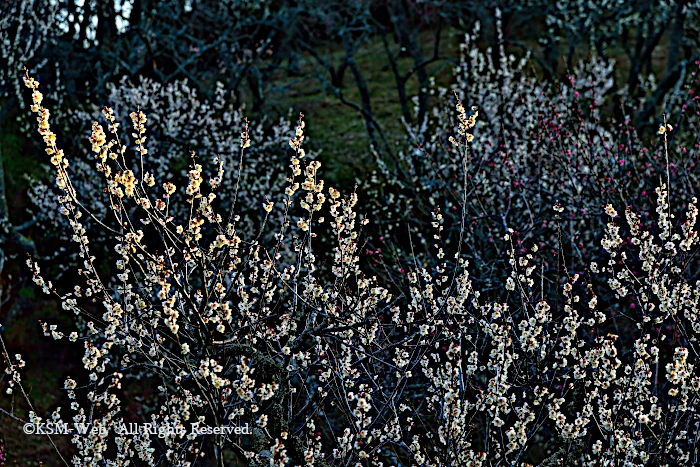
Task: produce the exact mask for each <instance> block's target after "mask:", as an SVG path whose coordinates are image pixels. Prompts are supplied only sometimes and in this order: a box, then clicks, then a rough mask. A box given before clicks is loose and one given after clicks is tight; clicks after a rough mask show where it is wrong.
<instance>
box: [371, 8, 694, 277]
mask: <svg viewBox="0 0 700 467" xmlns="http://www.w3.org/2000/svg"><path fill="white" fill-rule="evenodd" d="M497 16H498V15H497ZM479 29H480V26H479V24H478V23H477V24H476V26H475V30H474V31H473V33H472V34H468V35H466V40H465V42H464V44H463V45H462V55H461V60H460V63H459V64H458V66H457V67H456V68H455V69H454V75H455V76H454V84H453V85H452V86H451V88H444V87H435V88H433V89H431V91H430V92H431V94H432V95H433V96H435V97H436V98H437V99H439V102H445V99H451V98H452V95H453V94H455V93H456V95H458V96H459V97H460V99H461V100H462V101H464V102H467V103H468V104H469V105H478V113H479V124H478V125H477V127H476V128H475V129H474V131H473V132H472V134H473V135H474V136H476V137H475V139H474V142H473V143H472V147H471V149H470V151H469V152H468V153H466V152H463V151H462V150H461V149H460V147H459V146H458V145H456V144H455V140H454V137H453V135H454V125H453V120H452V119H451V116H450V114H449V112H448V110H447V106H437V107H435V108H434V109H433V111H432V114H431V116H430V118H428V119H426V120H425V121H424V122H423V123H422V124H406V128H407V132H408V137H409V138H408V143H409V146H410V149H408V150H406V151H401V152H399V153H398V164H393V165H392V164H389V163H385V162H384V161H381V160H380V161H378V166H379V167H378V170H377V171H375V172H374V173H373V176H372V178H371V180H370V185H371V186H370V187H369V188H368V198H367V199H366V203H365V204H363V205H362V208H363V209H367V210H370V209H371V210H374V211H376V210H381V211H382V212H383V213H384V214H385V215H384V216H382V217H383V218H382V219H378V220H377V229H376V230H377V233H376V235H374V236H372V238H371V240H370V242H369V244H370V246H369V250H370V251H376V248H377V247H383V248H384V250H385V251H383V252H382V253H383V254H382V255H374V256H373V258H374V259H375V260H376V263H377V266H376V267H374V269H373V270H376V271H377V272H378V273H382V274H386V275H387V276H388V277H391V278H392V279H393V280H400V278H401V276H402V274H399V273H397V271H400V270H402V269H403V270H405V269H408V268H409V267H411V266H412V265H414V264H419V265H421V266H424V267H427V266H431V267H434V266H435V265H436V263H437V262H436V260H435V256H434V253H435V252H437V249H431V251H428V248H430V247H431V245H433V244H434V243H435V242H434V240H433V239H431V238H430V237H431V233H430V232H431V230H430V224H431V223H432V222H434V219H433V216H434V214H433V211H434V210H435V209H436V208H439V209H440V215H441V216H443V217H444V219H445V220H444V233H445V237H446V238H445V241H444V242H445V245H451V246H452V249H455V248H456V245H455V243H456V242H457V241H458V240H459V239H460V238H461V240H462V242H465V243H464V245H463V247H464V248H465V249H466V251H465V253H466V254H467V255H468V256H467V257H468V258H470V259H471V260H472V264H473V265H474V267H475V268H476V270H477V271H478V274H477V275H476V277H478V279H476V278H475V280H478V281H479V284H480V287H481V288H484V289H494V288H495V289H496V290H498V288H499V285H498V284H500V282H501V280H502V279H503V272H504V271H505V264H506V261H507V260H508V258H507V255H506V250H505V249H503V248H500V247H499V246H498V244H497V240H498V239H499V238H502V237H503V235H504V234H505V233H506V232H507V229H508V228H512V229H513V230H514V231H517V232H521V233H523V235H526V238H528V239H531V240H533V241H534V240H535V239H536V240H537V242H538V245H539V246H540V247H541V248H542V247H545V245H547V246H548V248H547V250H548V251H549V252H550V253H551V255H552V257H554V258H556V254H555V251H554V248H553V246H556V245H558V244H559V242H560V240H559V235H560V232H559V231H558V230H557V229H556V225H555V222H554V219H553V211H552V206H553V205H555V204H557V203H558V204H559V205H560V206H561V207H562V208H564V209H565V210H566V214H565V216H568V223H567V224H568V227H569V228H568V229H565V230H563V231H562V232H561V234H562V235H563V236H564V239H563V241H564V244H565V246H566V248H567V256H568V258H569V261H571V262H572V265H571V268H574V263H575V264H576V270H579V271H581V270H582V268H583V267H584V266H585V264H586V262H587V261H601V254H603V253H604V252H603V251H602V249H601V248H600V244H599V238H598V237H597V236H596V235H597V232H599V231H601V229H603V228H604V226H605V223H604V221H603V214H604V213H603V211H602V204H601V200H604V201H605V202H608V203H612V204H615V205H635V206H637V207H638V209H640V210H641V211H643V212H644V211H649V210H651V209H652V203H653V197H652V193H653V188H652V187H650V186H649V180H652V179H654V178H655V173H659V172H660V171H663V170H664V166H665V164H664V161H665V158H664V156H663V154H662V148H661V147H660V146H659V145H658V143H657V142H654V143H653V144H655V145H656V147H655V148H654V149H652V150H650V149H649V148H648V147H647V146H648V144H647V143H646V142H645V141H644V140H643V136H644V135H640V134H639V133H638V132H637V131H636V130H635V129H634V128H633V127H632V122H631V119H630V117H629V116H627V115H624V114H623V115H622V116H621V117H620V118H617V117H614V116H612V115H614V110H615V109H614V106H615V105H616V104H615V103H614V101H615V98H616V97H618V96H616V95H615V94H612V92H611V90H612V83H613V77H614V70H615V68H614V61H609V62H608V63H607V64H606V62H605V61H604V60H602V59H598V58H596V57H595V55H593V56H592V57H591V58H590V59H589V60H588V61H582V62H579V63H578V64H577V66H576V67H575V69H574V70H572V72H571V76H570V77H569V78H568V81H567V82H566V83H562V84H560V85H553V84H550V83H547V82H542V80H539V79H537V77H536V76H533V74H532V73H531V68H532V65H533V63H532V61H531V59H530V57H529V55H527V54H526V55H525V56H524V57H523V58H521V59H516V58H515V57H514V56H512V55H508V54H507V53H506V49H505V45H504V41H503V38H502V35H500V36H499V37H500V40H499V44H500V49H499V50H498V53H496V54H494V53H493V51H492V50H491V49H487V50H485V51H480V50H479V49H478V48H477V47H476V46H475V45H474V42H475V40H476V37H477V36H478V33H479ZM496 30H497V31H499V34H502V33H501V32H500V31H501V25H500V22H499V23H497V28H496ZM494 56H496V57H498V61H495V60H494V58H493V57H494ZM699 63H700V62H699ZM697 65H698V64H696V66H697ZM696 73H697V72H696V71H692V72H689V73H687V75H686V76H685V78H684V81H683V82H682V83H679V85H678V86H677V88H676V90H675V92H672V93H669V94H668V95H667V96H666V98H665V103H664V109H665V110H666V111H667V112H668V115H669V121H673V122H674V123H675V122H679V123H678V124H681V122H683V120H684V119H687V118H696V117H693V115H691V114H690V111H691V110H692V112H697V109H698V106H697V96H695V95H694V93H693V87H694V86H695V85H696V84H697V78H696ZM643 82H644V83H646V84H645V85H644V86H645V89H647V90H648V92H652V90H653V89H654V85H653V76H651V77H649V78H647V79H645V80H643ZM621 95H622V96H625V98H627V95H626V94H625V90H623V91H621ZM415 104H416V107H415V110H416V112H418V102H415ZM628 105H637V106H643V105H644V99H641V100H638V101H636V100H634V99H630V102H628ZM680 109H683V114H681V113H680V112H678V111H679V110H680ZM683 123H684V124H687V126H688V128H692V127H693V125H694V121H693V120H691V121H688V122H687V123H685V122H683ZM482 128H483V130H482ZM679 137H680V138H687V139H685V140H684V141H678V146H679V147H680V148H681V150H680V151H673V152H672V154H671V155H670V157H671V159H670V170H671V171H672V172H673V173H674V174H691V173H693V172H694V167H695V164H696V163H695V155H696V154H697V149H698V148H697V144H696V142H695V141H694V140H693V138H694V136H692V135H688V136H686V135H683V134H682V132H681V134H679ZM672 138H673V139H674V141H675V139H676V131H673V132H672ZM463 168H464V169H465V170H466V175H463V173H462V172H461V171H462V170H463ZM465 176H466V182H467V183H466V188H465V179H464V177H465ZM691 177H692V176H688V177H686V176H683V177H679V178H678V179H677V180H676V183H677V184H678V185H677V186H678V189H679V191H687V192H692V190H694V187H695V186H696V185H695V183H694V181H693V179H692V178H691ZM464 190H466V191H464ZM465 193H466V196H464V195H465ZM463 198H466V217H465V218H464V219H463V218H462V207H461V205H460V203H461V202H462V199H463ZM389 206H391V207H389ZM681 207H682V208H685V206H681ZM465 219H466V220H467V223H466V226H467V230H466V231H465V232H463V231H462V229H461V225H462V222H463V220H465ZM407 221H410V222H418V225H419V226H420V227H421V228H418V229H413V230H411V231H410V237H411V239H412V242H413V243H412V245H409V242H408V240H406V239H407V238H409V235H407V233H408V232H407V230H406V227H405V225H406V222H407ZM379 237H382V238H383V240H384V241H386V243H387V245H388V244H389V242H388V240H393V243H395V244H398V245H400V246H399V247H397V248H395V250H390V249H389V247H388V246H387V245H383V244H382V243H383V242H382V240H380V239H379ZM435 248H437V247H435ZM519 248H520V249H522V247H519ZM384 258H386V259H384ZM553 263H556V261H552V260H546V261H545V267H546V270H547V271H548V272H551V271H552V270H553V269H554V270H556V266H554V265H553Z"/></svg>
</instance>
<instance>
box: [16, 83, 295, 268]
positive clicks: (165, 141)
mask: <svg viewBox="0 0 700 467" xmlns="http://www.w3.org/2000/svg"><path fill="white" fill-rule="evenodd" d="M216 89H217V91H216V96H215V99H213V100H212V101H211V102H210V101H202V100H200V99H199V97H198V96H197V92H196V91H195V90H194V89H192V88H191V87H190V86H189V85H188V83H187V82H186V81H177V82H174V83H170V84H167V85H160V84H158V83H156V82H154V81H152V80H149V79H146V78H141V81H140V82H139V83H138V85H135V84H132V83H129V82H128V81H126V80H122V82H121V83H120V85H119V86H111V87H110V95H109V101H110V102H111V103H112V104H113V111H114V115H115V121H120V122H132V123H131V124H132V125H135V126H136V127H138V128H136V129H135V131H141V132H142V133H143V134H142V133H139V134H142V136H140V137H139V138H138V139H139V140H140V141H141V143H140V146H139V148H138V151H140V153H139V152H137V157H139V158H140V159H139V164H141V165H142V166H141V170H144V171H147V172H148V176H147V179H148V180H153V182H158V183H160V184H162V183H166V182H172V183H182V182H183V181H185V180H187V176H188V175H187V173H188V171H187V165H188V163H189V162H191V161H192V160H193V157H196V159H194V160H195V161H196V163H197V164H200V165H201V164H202V163H204V165H207V164H209V163H213V164H214V167H216V170H223V172H222V173H226V174H229V176H226V177H220V179H217V183H218V184H219V185H220V188H219V190H220V192H222V193H225V196H224V197H222V198H223V199H219V200H217V202H218V203H219V207H220V209H222V210H224V209H231V207H232V205H233V203H234V202H235V203H237V208H238V209H237V212H238V213H239V214H240V215H241V216H242V218H241V220H240V221H239V222H238V230H239V231H244V233H246V234H247V235H248V236H250V235H252V234H253V233H254V232H256V229H258V228H259V227H260V226H259V225H257V226H256V225H253V224H252V219H254V218H256V217H257V216H256V215H249V214H251V213H253V214H256V213H258V212H262V209H261V208H260V207H259V206H260V203H259V202H258V201H260V200H264V199H265V198H266V197H269V198H270V199H278V198H279V195H280V194H281V188H280V187H281V186H282V184H283V182H284V176H283V175H284V174H283V173H282V172H281V171H280V167H282V166H283V165H284V162H283V157H284V156H285V155H286V150H285V147H288V145H287V141H286V140H285V136H284V135H286V134H288V133H289V132H290V131H291V130H290V128H291V126H290V124H289V123H288V122H286V121H285V120H283V119H280V121H279V122H278V124H277V125H274V126H272V127H271V128H270V127H268V126H267V125H266V124H265V122H264V121H263V122H259V123H258V124H256V125H250V124H249V122H248V121H247V120H245V119H244V118H243V116H242V113H241V112H240V111H236V110H233V109H231V108H230V105H229V104H225V103H226V102H227V100H226V99H225V96H224V88H223V85H221V84H220V85H219V86H217V88H216ZM136 108H139V109H140V110H139V112H140V113H132V109H136ZM101 114H102V109H99V108H93V109H91V110H90V111H81V110H76V111H73V112H71V113H69V114H68V115H67V118H66V120H67V123H66V125H65V131H66V132H68V131H69V130H68V129H69V128H70V129H71V130H70V131H75V135H77V137H76V140H75V141H72V142H71V145H70V147H75V148H80V149H81V150H82V149H87V150H88V151H85V152H84V153H83V154H81V155H80V156H78V157H75V158H74V159H73V161H72V164H71V172H72V173H71V180H72V184H73V185H74V186H75V188H76V190H77V191H78V192H81V193H92V192H96V191H100V190H101V189H102V185H103V183H104V177H103V176H102V175H101V174H100V172H99V171H96V170H95V169H94V164H95V162H94V161H95V158H96V157H97V156H96V154H95V153H94V152H93V151H90V150H89V149H90V148H89V147H88V148H86V147H85V146H86V145H85V144H84V141H85V140H87V138H88V136H89V135H90V134H91V133H92V137H91V141H93V144H94V141H96V140H97V139H99V138H102V136H101V135H100V134H98V133H99V131H101V130H97V129H96V128H93V125H92V123H93V122H94V121H95V120H97V119H100V118H101ZM146 114H148V116H149V117H148V122H147V126H148V133H147V134H146V133H145V125H143V124H144V123H146V122H145V121H144V122H140V119H142V118H145V115H146ZM134 119H136V120H134ZM140 125H143V126H144V128H141V129H139V128H140ZM244 129H245V131H246V132H247V134H248V138H251V139H252V140H254V141H256V147H251V148H250V149H249V150H248V151H246V153H245V157H244V159H241V156H242V154H241V153H240V151H239V150H238V148H239V147H240V145H239V141H238V139H239V138H240V132H241V131H243V130H244ZM265 131H266V132H265ZM146 141H147V142H146ZM93 148H94V146H93ZM147 148H148V149H147ZM149 151H150V152H149ZM138 154H141V155H138ZM146 154H150V155H149V156H148V157H143V156H146ZM200 161H201V162H200ZM178 166H179V167H182V169H180V170H178V169H177V167H178ZM239 171H240V173H239ZM274 190H277V191H274ZM29 196H30V200H31V201H32V204H33V205H34V211H35V213H34V217H35V219H36V220H37V222H38V224H39V225H40V226H42V227H44V228H45V229H46V230H47V231H51V230H52V229H51V228H50V227H51V226H52V225H55V224H56V223H59V224H62V225H64V226H65V227H68V220H67V219H66V217H65V216H62V215H60V214H59V209H58V207H59V202H58V196H57V193H56V189H55V188H52V187H50V186H49V185H47V184H46V183H45V182H42V181H39V180H32V181H31V189H30V192H29ZM83 203H85V205H86V208H88V209H89V210H91V211H95V212H106V211H108V210H109V201H108V200H107V199H100V198H99V197H91V198H89V199H86V200H84V201H83ZM256 207H257V208H256ZM189 210H190V205H189V204H188V203H183V202H181V200H179V199H174V200H171V201H170V203H169V205H168V214H169V215H170V216H172V217H173V218H183V217H187V215H188V213H189ZM281 221H282V219H281V218H277V217H275V216H274V215H273V216H270V218H269V219H268V222H269V223H273V222H274V225H275V226H278V225H280V223H281ZM103 222H106V223H107V224H110V225H111V223H112V222H113V221H112V220H109V219H104V220H103ZM84 223H85V225H84V227H85V228H86V230H89V231H90V232H91V234H92V235H93V239H94V240H96V241H98V242H99V243H103V242H104V241H106V240H107V239H108V238H109V235H110V233H109V232H107V231H101V229H100V228H93V226H94V225H95V224H94V223H93V222H91V221H90V219H87V220H85V221H84ZM67 231H68V230H67V229H61V230H59V231H58V232H57V233H58V235H59V240H60V242H61V243H60V244H61V245H62V247H61V248H60V249H58V250H57V251H55V252H54V254H55V255H59V254H60V255H61V256H62V260H63V261H65V259H66V257H65V251H66V247H67V246H68V244H69V243H70V240H69V238H68V237H69V236H67V235H66V232H67ZM268 240H269V239H268ZM69 251H70V253H71V255H70V256H69V257H72V258H73V259H74V260H75V259H76V258H77V252H75V251H71V250H69ZM283 253H288V252H284V251H283ZM288 256H289V255H288Z"/></svg>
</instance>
